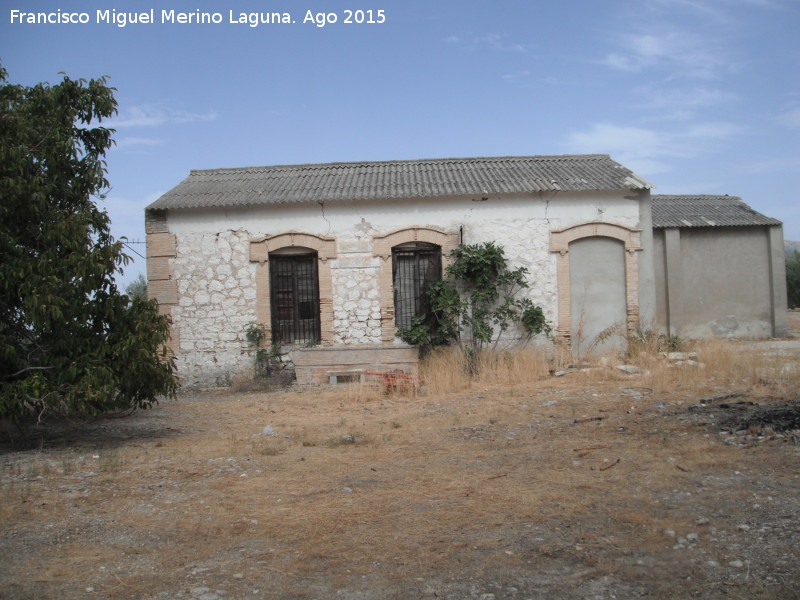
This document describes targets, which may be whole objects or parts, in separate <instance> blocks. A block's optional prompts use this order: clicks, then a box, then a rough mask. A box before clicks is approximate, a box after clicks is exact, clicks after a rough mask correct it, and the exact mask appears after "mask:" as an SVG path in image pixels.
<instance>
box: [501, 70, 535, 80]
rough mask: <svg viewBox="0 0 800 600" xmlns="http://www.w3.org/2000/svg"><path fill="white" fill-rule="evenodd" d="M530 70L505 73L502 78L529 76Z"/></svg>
mask: <svg viewBox="0 0 800 600" xmlns="http://www.w3.org/2000/svg"><path fill="white" fill-rule="evenodd" d="M530 74H531V72H530V71H517V72H516V73H507V74H505V75H503V79H522V78H525V77H530Z"/></svg>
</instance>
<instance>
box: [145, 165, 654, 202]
mask: <svg viewBox="0 0 800 600" xmlns="http://www.w3.org/2000/svg"><path fill="white" fill-rule="evenodd" d="M651 187H652V186H651V184H650V183H648V182H647V181H645V180H644V179H642V178H641V177H639V176H638V175H636V174H635V173H634V172H633V171H631V170H630V169H627V168H625V167H623V166H622V165H620V164H619V163H617V162H615V161H613V160H612V159H611V158H610V157H609V156H608V155H606V154H587V155H561V156H511V157H495V158H436V159H422V160H396V161H380V162H353V163H325V164H307V165H279V166H272V167H244V168H238V169H208V170H201V171H191V173H190V174H189V177H187V178H186V179H184V180H183V181H182V182H181V183H179V184H178V185H177V186H175V187H174V188H172V189H171V190H170V191H168V192H167V193H166V194H164V195H163V196H161V198H159V199H158V200H156V201H155V202H153V203H152V204H151V205H150V206H148V207H147V208H148V210H149V209H160V210H164V209H167V210H171V209H180V208H204V207H226V206H256V205H264V204H280V203H294V202H334V201H347V200H351V201H352V200H390V199H398V198H442V197H448V196H471V195H474V196H487V195H496V194H527V193H538V192H554V191H584V190H619V189H623V190H640V189H649V188H651Z"/></svg>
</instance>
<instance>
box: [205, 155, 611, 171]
mask: <svg viewBox="0 0 800 600" xmlns="http://www.w3.org/2000/svg"><path fill="white" fill-rule="evenodd" d="M570 158H580V159H598V158H602V159H609V160H613V159H612V158H611V155H610V154H532V155H520V156H462V157H449V158H445V157H440V158H406V159H397V160H368V161H336V162H323V163H300V164H280V165H249V166H246V167H216V168H212V169H191V170H190V171H189V173H191V174H195V173H198V174H199V173H211V172H233V171H255V170H267V169H270V170H281V169H322V168H337V167H353V166H365V167H366V166H378V165H398V164H411V163H416V164H429V163H448V162H451V163H454V162H499V161H509V160H516V161H525V160H557V159H570ZM615 162H616V161H615Z"/></svg>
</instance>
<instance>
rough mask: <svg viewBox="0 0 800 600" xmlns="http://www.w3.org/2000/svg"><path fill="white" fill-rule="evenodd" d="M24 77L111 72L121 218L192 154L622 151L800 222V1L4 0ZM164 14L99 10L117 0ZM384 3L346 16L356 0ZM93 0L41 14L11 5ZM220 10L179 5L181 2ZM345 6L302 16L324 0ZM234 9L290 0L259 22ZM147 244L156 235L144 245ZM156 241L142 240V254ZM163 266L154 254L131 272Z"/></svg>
mask: <svg viewBox="0 0 800 600" xmlns="http://www.w3.org/2000/svg"><path fill="white" fill-rule="evenodd" d="M0 5H2V12H0V61H2V64H3V65H4V66H5V68H6V69H7V70H8V72H9V80H10V81H11V82H12V83H22V84H33V83H36V82H39V81H50V82H51V83H56V82H57V81H58V80H59V79H60V76H59V75H58V72H59V71H64V72H66V73H67V74H68V75H69V76H70V77H72V78H78V77H84V78H93V77H97V76H100V75H108V76H110V78H111V79H110V84H111V85H113V86H114V87H116V88H117V92H116V97H117V100H118V101H119V115H118V117H117V118H115V119H114V120H113V122H112V123H111V126H113V127H115V128H116V130H117V133H116V134H115V139H116V141H117V146H116V147H115V148H114V149H113V150H112V151H111V152H110V153H109V155H108V167H109V179H110V181H111V185H112V189H111V192H110V194H109V197H108V199H107V200H106V202H105V206H106V208H107V209H108V211H109V213H110V215H111V217H112V224H113V225H112V228H113V232H114V234H115V235H116V236H117V237H121V236H127V237H128V238H129V239H131V240H143V239H144V226H143V209H144V207H145V206H147V204H149V203H150V202H152V201H153V200H155V199H156V198H158V197H159V196H160V195H161V194H162V193H164V192H166V191H167V190H168V189H170V188H171V187H173V186H174V185H176V184H177V183H179V182H180V181H181V180H182V179H183V178H184V177H186V176H187V175H188V173H189V170H190V169H204V168H216V167H238V166H247V165H271V164H293V163H307V162H332V161H352V160H359V161H360V160H385V159H407V158H433V157H455V156H501V155H530V154H564V153H595V152H596V153H606V154H610V155H611V156H612V157H613V158H614V159H616V160H617V161H619V162H621V163H622V164H624V165H626V166H627V167H629V168H631V169H633V170H634V171H636V172H637V173H638V174H639V175H641V176H642V177H644V178H646V179H647V180H649V181H651V182H652V183H654V184H655V186H656V187H655V189H654V190H653V191H654V193H662V194H672V193H674V194H682V193H697V194H730V195H737V196H741V197H742V198H743V199H744V200H745V202H747V203H748V204H750V205H751V206H753V207H754V208H755V209H756V210H758V211H760V212H763V213H765V214H767V215H769V216H771V217H775V218H778V219H781V220H782V221H784V235H785V237H786V238H787V239H793V240H800V202H798V190H800V143H798V136H799V135H800V35H798V34H797V31H798V30H799V29H800V2H798V0H706V1H701V0H637V1H636V2H632V1H629V0H608V1H605V0H578V1H570V0H564V1H556V0H547V1H544V0H539V1H536V0H526V1H516V0H505V1H504V0H498V1H495V2H489V1H488V0H483V1H477V0H460V1H451V0H426V1H422V0H403V1H395V0H362V1H361V2H360V3H359V2H352V1H347V2H345V1H340V0H327V1H324V2H323V1H319V0H310V1H308V2H302V1H291V2H287V1H283V2H281V1H274V2H264V1H262V2H252V1H248V0H242V1H233V2H230V1H224V0H216V1H214V2H209V1H205V0H197V1H195V2H183V1H179V0H175V1H170V0H166V1H164V0H159V1H155V0H153V1H150V2H147V1H144V2H142V1H132V0H129V1H127V2H110V1H107V2H98V1H96V0H95V1H87V2H69V1H67V0H64V1H62V2H45V1H36V0H26V2H17V3H15V2H9V1H8V0H0ZM151 8H152V9H154V11H155V17H156V23H152V24H145V23H142V24H128V25H127V26H125V27H119V26H117V25H114V24H106V23H100V24H98V23H95V20H96V10H97V9H102V10H105V9H116V10H117V11H120V12H134V11H136V12H138V11H149V10H150V9H151ZM359 8H360V9H363V10H372V11H373V13H372V14H373V18H374V19H375V20H378V11H379V10H382V11H384V13H383V15H384V16H385V22H384V23H381V24H378V23H374V24H367V23H363V24H355V23H354V24H345V23H343V22H342V21H343V20H344V18H345V12H344V11H345V9H351V10H352V9H359ZM12 9H17V10H20V11H26V12H57V11H61V13H62V14H63V13H69V12H85V13H88V15H89V17H90V21H91V22H90V23H88V24H85V25H81V24H21V23H18V22H15V23H12V22H11V10H12ZM164 9H166V10H174V11H176V12H181V11H183V12H191V13H195V11H196V10H200V11H205V12H211V13H214V12H216V13H219V14H220V15H221V17H222V22H221V23H219V24H180V23H166V24H164V23H161V22H160V21H161V18H160V17H161V11H162V10H164ZM309 10H310V11H312V13H314V14H315V13H319V12H330V13H335V14H336V16H337V19H338V22H337V23H334V24H329V25H327V26H325V27H317V26H316V25H314V24H313V23H305V24H304V23H303V22H302V21H303V19H304V17H305V16H306V13H307V11H309ZM229 11H233V14H234V16H235V17H238V15H239V14H240V13H251V12H273V11H278V12H289V13H291V16H292V18H293V19H294V20H295V21H296V22H295V23H294V24H262V25H259V26H258V27H250V26H248V25H246V24H232V23H230V22H229V20H230V14H229ZM133 248H134V249H136V250H138V251H139V252H141V253H142V254H144V246H143V245H134V246H133ZM135 258H137V259H138V257H135ZM143 271H144V261H143V260H142V259H138V260H136V262H134V263H133V264H131V265H129V266H128V268H127V269H126V272H125V275H124V276H123V277H122V280H121V282H122V284H123V285H124V284H125V283H126V282H127V281H129V280H130V279H132V278H133V277H135V276H136V275H137V274H138V273H140V272H143Z"/></svg>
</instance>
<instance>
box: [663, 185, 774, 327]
mask: <svg viewBox="0 0 800 600" xmlns="http://www.w3.org/2000/svg"><path fill="white" fill-rule="evenodd" d="M652 201H653V242H654V260H655V274H656V323H657V324H658V325H659V327H660V328H661V329H662V330H663V331H665V332H668V333H669V334H670V335H676V336H679V337H683V338H702V337H710V336H718V337H742V338H766V337H783V336H786V335H787V334H788V323H787V314H786V267H785V253H784V248H783V226H782V224H781V222H780V221H778V220H777V219H773V218H770V217H767V216H764V215H762V214H761V213H758V212H756V211H755V210H753V209H752V208H750V207H749V206H748V205H747V204H745V203H744V202H742V200H741V198H738V197H736V196H697V195H684V196H668V195H660V194H657V195H653V196H652Z"/></svg>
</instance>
